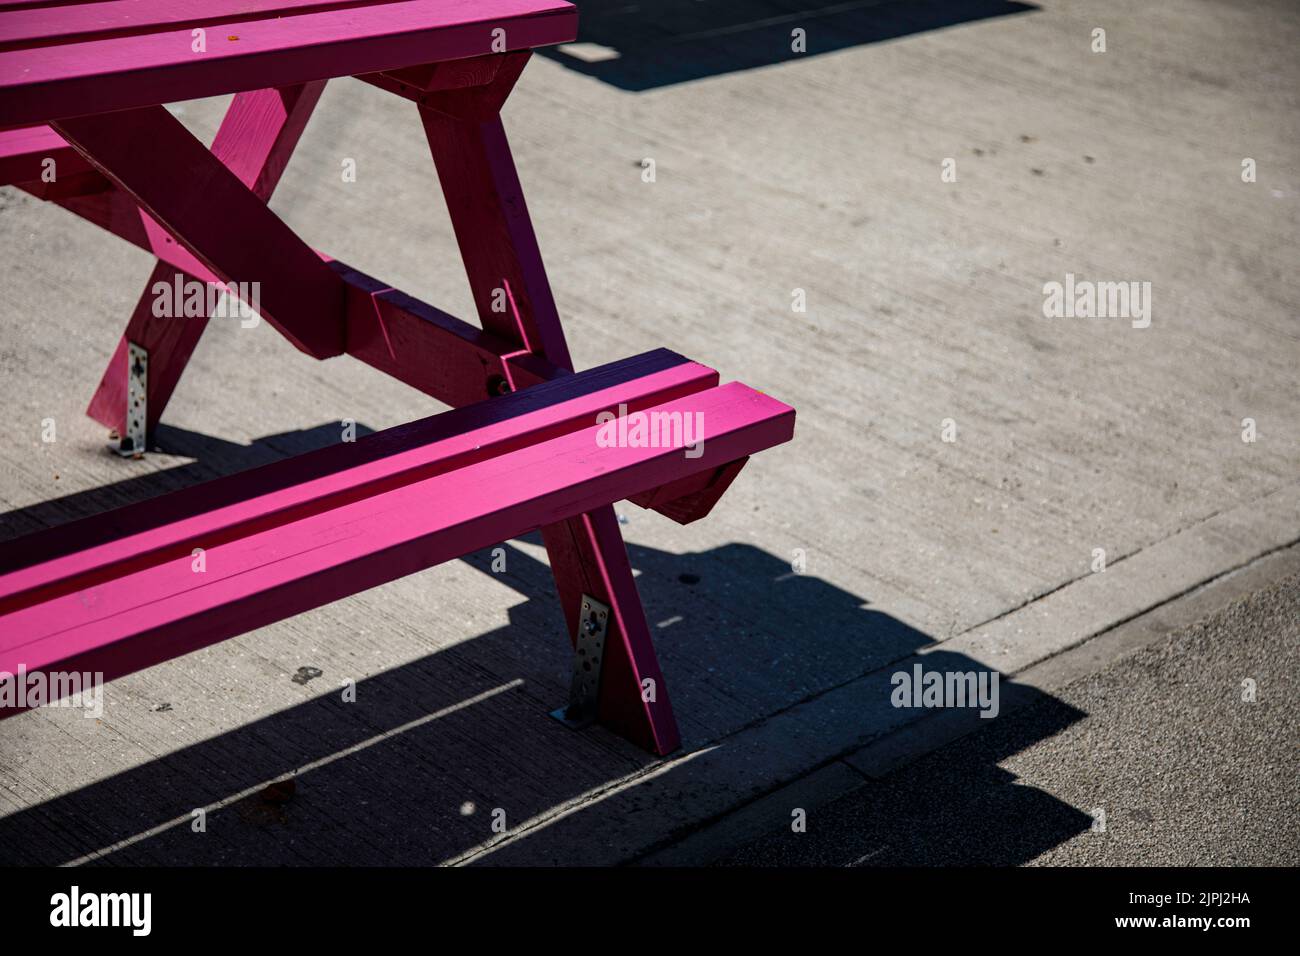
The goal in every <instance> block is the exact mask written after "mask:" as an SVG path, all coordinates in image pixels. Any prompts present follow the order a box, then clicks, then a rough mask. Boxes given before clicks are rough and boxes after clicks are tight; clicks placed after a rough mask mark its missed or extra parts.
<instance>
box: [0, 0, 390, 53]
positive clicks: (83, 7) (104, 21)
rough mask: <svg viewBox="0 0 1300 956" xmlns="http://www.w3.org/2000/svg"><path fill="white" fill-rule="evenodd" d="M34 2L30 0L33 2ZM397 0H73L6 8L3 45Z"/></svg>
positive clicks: (1, 16)
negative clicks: (54, 3) (48, 4)
mask: <svg viewBox="0 0 1300 956" xmlns="http://www.w3.org/2000/svg"><path fill="white" fill-rule="evenodd" d="M28 2H29V3H30V0H28ZM393 2H394V0H90V2H87V0H72V2H64V3H59V4H57V5H54V6H38V7H31V6H27V7H22V8H21V9H12V10H9V11H8V12H3V6H2V5H0V49H3V48H9V47H18V46H45V45H49V44H51V43H58V42H68V41H69V40H72V39H77V40H88V39H92V38H100V39H102V38H104V37H105V36H126V35H138V34H141V33H149V32H152V31H156V30H159V29H163V28H166V27H172V28H174V29H177V28H180V27H185V28H186V29H193V28H194V27H206V26H212V25H215V24H219V23H224V22H231V21H248V20H264V19H268V18H272V17H277V16H284V15H289V16H294V15H298V14H302V13H308V12H311V11H312V10H316V11H323V10H328V9H340V8H346V7H364V6H381V5H384V4H391V3H393Z"/></svg>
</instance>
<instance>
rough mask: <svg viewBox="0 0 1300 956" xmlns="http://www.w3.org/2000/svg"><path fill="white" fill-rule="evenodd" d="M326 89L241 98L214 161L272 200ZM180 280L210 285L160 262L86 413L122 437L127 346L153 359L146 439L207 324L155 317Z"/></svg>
mask: <svg viewBox="0 0 1300 956" xmlns="http://www.w3.org/2000/svg"><path fill="white" fill-rule="evenodd" d="M324 88H325V81H324V80H320V81H317V82H315V83H304V84H301V85H299V86H294V87H289V88H287V89H284V90H256V91H254V92H252V93H240V94H239V95H238V96H236V97H235V99H234V102H233V103H231V105H230V109H229V111H228V112H227V113H226V118H225V120H224V121H223V122H222V124H221V128H220V129H219V130H217V135H216V138H215V139H214V140H213V142H212V155H213V156H214V157H215V158H216V159H218V160H220V161H221V162H222V163H224V164H225V165H226V167H227V168H228V169H229V170H230V171H231V172H232V173H234V174H235V176H236V177H237V178H238V179H239V181H240V182H242V183H243V184H244V185H245V186H246V187H247V188H248V189H249V190H251V191H252V193H253V195H255V196H256V197H257V198H258V199H260V200H261V201H262V202H267V201H268V200H270V198H271V193H272V192H273V191H274V190H275V186H276V184H277V183H278V182H279V180H280V174H281V173H283V172H284V168H285V166H286V165H288V162H289V156H290V155H291V154H292V152H293V148H294V146H295V145H296V144H297V142H298V137H299V136H301V135H302V131H303V129H304V128H305V127H306V125H307V119H308V118H309V117H310V116H311V113H312V110H313V109H314V108H315V106H316V102H317V100H319V99H320V95H321V92H322V91H323V90H324ZM51 133H52V134H53V130H51ZM53 135H57V134H53ZM74 155H75V154H74ZM146 215H147V214H146ZM178 274H179V275H181V276H182V277H183V281H190V280H194V281H204V280H199V279H197V278H196V277H194V276H192V275H189V274H187V273H185V272H184V271H183V270H180V269H178V268H176V267H175V266H174V265H171V264H170V263H166V262H163V261H161V260H160V261H159V262H158V263H157V264H156V265H155V266H154V270H153V272H152V274H151V275H150V276H149V281H148V282H147V283H146V284H145V287H144V291H143V292H142V293H141V294H140V299H139V301H137V303H136V307H135V311H134V312H133V313H132V315H131V319H130V321H129V322H128V323H127V327H126V331H125V332H123V333H122V338H121V339H120V340H119V341H118V343H117V349H116V351H115V352H114V353H113V357H112V358H111V359H110V360H109V363H108V367H107V368H106V369H105V370H104V375H103V377H102V378H101V379H100V383H99V387H98V388H97V389H96V390H95V394H94V395H93V396H92V397H91V400H90V405H89V407H88V408H87V409H86V414H87V415H89V416H90V417H91V418H93V419H95V420H96V421H98V422H100V423H102V424H104V425H107V426H108V427H109V428H112V429H115V430H117V431H119V432H122V431H124V425H125V419H126V411H127V409H126V396H127V367H126V366H127V343H128V342H132V343H134V344H136V345H138V346H141V347H142V348H144V349H145V350H146V351H148V353H149V375H148V378H147V383H148V386H147V394H146V402H145V431H146V441H148V436H152V434H153V431H154V426H156V425H157V424H158V421H159V419H160V418H161V417H162V413H163V410H164V409H165V408H166V407H167V402H168V401H169V400H170V399H171V396H172V392H173V391H175V389H176V386H177V384H178V383H179V382H180V377H181V373H182V372H183V371H184V370H185V365H186V364H187V363H188V362H189V360H190V356H191V355H192V354H193V352H194V349H195V347H196V346H197V345H198V343H199V338H200V337H201V336H202V335H203V330H204V328H205V327H206V326H207V322H208V315H207V314H206V305H205V308H204V314H203V315H201V316H189V317H187V318H185V319H184V320H182V321H177V320H176V319H174V318H170V317H167V318H159V317H158V316H156V315H154V309H153V304H154V301H155V294H154V289H155V286H156V285H157V284H158V283H163V284H164V285H166V286H171V285H172V283H173V280H174V279H175V277H176V276H177V275H178ZM141 451H143V449H141Z"/></svg>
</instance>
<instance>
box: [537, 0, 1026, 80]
mask: <svg viewBox="0 0 1300 956" xmlns="http://www.w3.org/2000/svg"><path fill="white" fill-rule="evenodd" d="M578 8H579V15H578V38H577V42H576V44H564V45H562V46H558V47H546V48H543V49H541V50H539V51H538V53H540V54H541V55H542V56H545V57H548V58H549V59H551V60H554V61H555V62H557V63H560V64H562V65H563V66H565V67H567V68H569V69H571V70H574V71H576V72H578V73H583V74H585V75H587V76H591V77H595V78H596V79H598V80H601V81H602V82H604V83H608V84H610V85H611V86H615V87H618V88H619V89H623V90H628V91H632V92H640V91H643V90H651V89H657V88H659V87H664V86H671V85H673V84H676V83H685V82H687V81H690V80H698V79H702V78H704V77H709V76H719V75H722V74H727V73H735V72H737V71H739V70H749V69H754V68H755V67H761V66H770V65H772V64H775V63H787V62H790V61H792V60H798V59H802V58H805V57H808V56H817V55H820V54H823V53H833V52H835V51H837V50H843V49H846V48H849V47H855V46H862V45H864V44H868V43H879V42H882V41H884V40H894V39H897V38H899V37H904V36H909V35H911V34H914V33H924V32H928V31H931V30H941V29H944V28H945V27H950V26H955V25H958V24H963V23H973V22H976V21H979V20H987V19H990V18H993V17H1002V16H1008V15H1011V14H1017V13H1026V12H1029V11H1031V10H1037V9H1039V8H1038V7H1037V6H1035V5H1034V4H1030V3H1018V2H1013V0H856V2H855V0H849V2H842V3H835V2H822V3H811V2H806V0H805V2H794V3H777V2H774V0H721V2H718V0H709V2H701V0H662V2H655V3H629V2H627V0H580V2H579V3H578ZM796 29H801V30H803V31H804V48H803V50H802V51H801V52H796V50H795V49H794V46H795V38H794V36H792V31H794V30H796Z"/></svg>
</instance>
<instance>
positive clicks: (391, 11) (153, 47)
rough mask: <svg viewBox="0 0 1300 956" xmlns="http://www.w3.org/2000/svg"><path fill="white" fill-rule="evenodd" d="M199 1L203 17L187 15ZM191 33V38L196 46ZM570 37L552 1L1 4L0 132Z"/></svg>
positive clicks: (568, 11) (570, 15)
mask: <svg viewBox="0 0 1300 956" xmlns="http://www.w3.org/2000/svg"><path fill="white" fill-rule="evenodd" d="M200 7H201V8H202V9H203V10H204V11H205V13H204V15H205V16H206V19H204V20H203V21H202V22H200V23H198V24H195V23H194V22H192V21H191V20H189V19H187V18H186V14H187V13H191V14H192V13H193V12H194V11H195V10H196V9H199V8H200ZM203 23H210V25H209V26H206V27H205V26H203V25H202V24H203ZM173 26H175V27H176V28H175V29H172V28H171V27H173ZM194 30H200V31H203V33H202V38H203V42H202V48H201V49H196V46H198V45H199V44H198V40H197V39H196V36H195V34H194V33H193V32H192V31H194ZM576 33H577V11H576V9H575V8H574V7H573V5H572V4H570V3H566V2H564V0H393V2H380V0H352V2H344V3H337V4H330V5H322V4H311V5H307V4H295V3H292V2H288V3H286V2H250V3H235V2H232V0H214V2H212V3H204V4H201V5H198V4H192V3H183V4H178V3H176V2H175V0H135V2H124V0H108V2H98V3H96V2H91V3H75V2H74V3H63V4H59V3H56V4H53V5H52V6H44V7H41V8H39V9H38V10H21V9H20V10H2V11H0V127H9V126H24V125H31V124H35V123H48V122H50V121H51V120H55V119H62V118H66V117H70V116H76V115H80V114H86V113H101V112H108V111H113V110H121V109H129V108H133V107H142V106H152V105H154V104H157V103H159V102H172V101H176V100H185V99H195V98H199V97H204V96H214V95H217V94H220V93H233V92H241V91H244V90H254V89H265V88H268V87H281V86H290V85H292V84H295V83H302V82H306V81H308V80H319V79H328V78H329V77H334V76H349V75H353V74H358V73H374V72H379V71H384V70H396V69H402V68H404V67H409V66H417V65H420V64H425V63H430V62H435V61H440V60H456V59H462V58H465V57H473V56H481V55H485V54H489V53H499V52H503V51H504V50H527V49H531V48H533V47H538V46H545V45H548V44H553V43H566V42H568V41H570V40H572V39H574V37H575V36H576ZM3 38H7V40H6V39H3Z"/></svg>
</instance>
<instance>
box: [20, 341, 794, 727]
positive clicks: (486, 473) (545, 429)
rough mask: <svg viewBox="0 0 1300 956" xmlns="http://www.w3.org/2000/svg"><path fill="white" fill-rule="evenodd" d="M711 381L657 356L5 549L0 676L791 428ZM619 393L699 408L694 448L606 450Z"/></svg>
mask: <svg viewBox="0 0 1300 956" xmlns="http://www.w3.org/2000/svg"><path fill="white" fill-rule="evenodd" d="M716 383H717V373H716V372H714V371H713V370H711V369H708V368H706V367H704V366H701V365H697V364H696V363H693V362H688V361H686V360H685V359H682V358H681V357H680V356H678V355H675V354H674V353H671V352H667V351H666V350H660V351H658V352H654V353H648V354H647V355H644V356H639V357H637V358H634V359H629V360H626V361H624V362H618V363H613V364H612V365H609V366H603V367H601V368H599V369H594V370H592V371H590V372H585V373H581V374H577V375H570V376H565V377H563V378H561V379H557V380H555V381H552V382H547V383H543V384H541V385H537V386H534V387H532V388H529V389H526V390H523V391H521V392H517V393H514V394H512V395H509V396H504V397H502V398H500V399H498V400H496V401H493V402H487V403H481V404H478V405H472V406H468V407H466V408H463V409H456V410H453V411H450V412H446V413H444V414H442V415H438V416H434V417H432V418H429V419H424V420H422V421H419V422H414V423H412V424H410V425H406V426H402V427H399V428H395V429H390V430H388V431H384V432H379V433H377V434H374V435H371V436H368V437H366V438H363V439H361V440H359V441H357V442H355V443H350V444H341V445H339V446H336V447H332V448H328V449H324V450H322V451H320V452H316V453H312V454H308V455H303V456H299V457H298V458H294V459H289V460H287V461H285V462H280V463H276V464H273V465H268V466H265V467H263V468H260V469H256V470H254V471H252V472H248V473H245V474H240V475H235V476H231V477H230V478H226V479H219V480H217V481H214V482H210V483H208V484H206V485H200V486H196V487H194V488H191V489H187V490H185V491H182V492H178V493H176V494H173V495H168V496H164V497H162V498H160V499H158V500H157V501H156V502H144V503H141V504H138V505H135V506H132V507H131V508H127V509H123V510H122V511H121V512H120V513H116V514H113V513H110V514H108V515H102V516H99V517H96V518H91V519H88V520H86V521H83V522H75V523H73V524H70V525H67V526H64V527H61V528H58V529H54V530H52V531H50V532H43V533H40V534H37V535H34V536H31V537H30V538H24V539H18V540H16V541H13V542H10V543H9V544H7V545H4V546H3V547H0V567H3V568H4V569H5V570H6V573H4V574H3V576H0V672H8V673H18V671H19V668H22V669H24V670H25V671H26V672H27V673H35V672H47V671H73V670H75V671H98V672H102V673H103V674H104V676H105V678H106V679H112V678H113V677H117V676H121V675H123V674H126V673H130V672H132V671H135V670H138V669H140V668H143V667H147V666H150V665H151V664H155V663H158V662H159V661H162V660H167V659H169V658H172V657H176V656H179V655H181V654H184V653H187V652H189V651H192V650H194V649H196V648H199V647H203V646H206V645H208V644H211V643H214V642H216V641H220V640H224V639H226V638H228V637H231V636H234V635H236V634H241V633H244V632H246V631H249V630H251V629H254V628H257V627H260V626H262V625H265V624H268V623H271V622H273V621H277V620H280V619H282V618H284V617H288V616H291V615H293V614H296V613H299V612H301V611H305V610H308V609H310V608H314V607H318V606H320V605H321V604H324V603H328V602H329V601H332V600H337V599H339V598H342V597H345V596H348V595H351V594H354V593H356V592H358V591H362V590H365V589H367V588H371V587H375V586H376V585H379V584H382V583H385V582H387V581H391V580H394V579H396V578H398V577H402V576H404V575H407V574H411V573H414V572H416V571H419V570H422V569H424V568H427V567H430V566H432V565H435V564H438V563H441V562H443V561H447V560H451V559H453V558H456V557H459V556H461V555H463V554H466V553H469V552H472V551H475V550H478V549H481V548H484V547H487V546H489V545H491V544H494V543H496V542H499V541H503V540H506V539H509V538H512V537H517V536H519V535H521V534H524V533H527V532H529V531H532V530H535V529H537V528H540V527H542V526H544V525H548V524H553V523H555V522H559V521H563V520H565V519H568V518H572V517H574V516H576V515H580V514H583V513H586V512H590V511H592V510H593V509H596V508H598V507H600V506H603V505H608V504H610V503H612V502H615V501H618V500H621V499H623V498H626V497H629V496H631V495H637V494H641V493H645V492H650V491H652V490H653V489H655V488H658V487H661V486H664V485H671V484H673V483H674V482H678V481H680V480H681V479H683V478H685V477H687V476H690V475H694V474H706V473H710V472H714V471H717V470H718V469H720V468H723V467H724V466H726V465H727V464H728V463H730V462H733V461H737V460H740V459H744V458H745V457H746V456H748V455H751V454H753V453H754V452H756V451H759V450H761V449H763V448H767V447H770V446H772V445H775V444H779V443H781V442H784V441H787V440H789V439H790V438H791V436H792V434H793V428H794V411H793V409H791V408H789V407H788V406H786V405H784V404H782V403H781V402H778V401H776V400H775V399H772V398H770V397H768V396H766V395H763V394H761V393H759V392H756V391H754V390H753V389H750V388H748V387H746V386H745V385H742V384H740V383H735V382H733V383H730V384H727V385H721V386H719V385H717V384H716ZM620 404H622V405H626V406H627V411H628V412H629V413H634V412H641V411H645V412H650V413H663V414H666V415H674V414H677V415H693V414H697V413H698V414H699V415H701V416H702V420H703V422H704V426H705V432H704V436H705V437H704V441H703V448H702V454H700V455H699V456H698V457H688V456H687V455H686V454H684V451H683V449H682V448H681V447H675V448H674V447H663V446H662V445H661V446H660V447H602V445H601V444H600V443H599V442H598V441H597V432H598V426H597V424H596V415H597V414H598V413H599V412H601V411H605V410H608V411H617V410H618V408H619V406H620ZM137 522H138V523H139V525H138V524H137ZM195 548H200V549H202V550H203V564H204V569H203V570H202V571H196V570H194V563H193V562H194V558H193V556H192V554H193V550H194V549H195ZM14 712H16V711H14ZM0 716H8V713H6V712H3V711H0Z"/></svg>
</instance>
